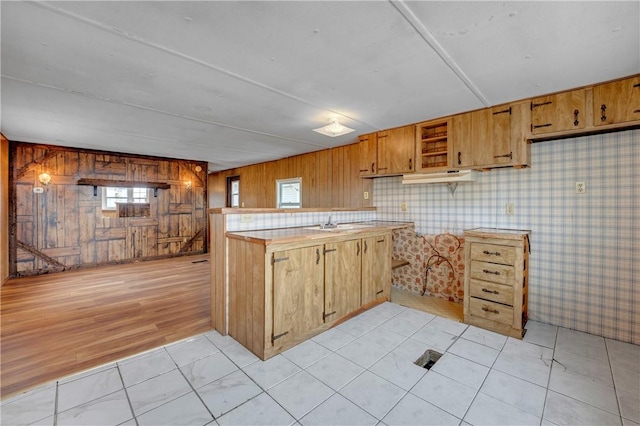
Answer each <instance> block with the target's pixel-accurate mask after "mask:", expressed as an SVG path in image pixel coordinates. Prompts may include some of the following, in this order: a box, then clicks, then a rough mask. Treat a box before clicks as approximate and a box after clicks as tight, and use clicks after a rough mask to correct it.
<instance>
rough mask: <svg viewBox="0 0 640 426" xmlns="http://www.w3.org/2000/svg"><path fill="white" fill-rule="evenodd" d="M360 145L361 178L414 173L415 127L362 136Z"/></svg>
mask: <svg viewBox="0 0 640 426" xmlns="http://www.w3.org/2000/svg"><path fill="white" fill-rule="evenodd" d="M359 144H360V176H361V177H374V176H391V175H399V174H403V173H413V171H414V168H415V164H414V163H415V161H414V126H413V125H410V126H404V127H397V128H395V129H389V130H384V131H380V132H377V133H369V134H366V135H361V136H360V137H359Z"/></svg>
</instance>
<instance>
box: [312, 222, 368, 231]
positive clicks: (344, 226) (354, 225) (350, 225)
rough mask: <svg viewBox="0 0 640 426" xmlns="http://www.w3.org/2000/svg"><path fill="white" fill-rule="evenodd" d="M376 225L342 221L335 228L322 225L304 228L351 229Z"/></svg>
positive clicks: (317, 229)
mask: <svg viewBox="0 0 640 426" xmlns="http://www.w3.org/2000/svg"><path fill="white" fill-rule="evenodd" d="M373 226H374V225H366V224H363V223H341V224H339V225H337V226H336V227H334V228H324V227H323V226H322V225H315V226H307V227H305V228H304V229H314V230H316V231H334V232H336V231H349V230H352V229H363V228H371V227H373Z"/></svg>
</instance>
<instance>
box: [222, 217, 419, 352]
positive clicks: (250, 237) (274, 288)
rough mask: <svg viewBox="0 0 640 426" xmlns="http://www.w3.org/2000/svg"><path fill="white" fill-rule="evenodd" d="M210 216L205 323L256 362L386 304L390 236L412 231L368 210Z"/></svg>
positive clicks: (388, 281) (388, 292) (390, 248)
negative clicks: (379, 218) (209, 322)
mask: <svg viewBox="0 0 640 426" xmlns="http://www.w3.org/2000/svg"><path fill="white" fill-rule="evenodd" d="M209 212H210V214H211V223H212V226H211V232H212V233H211V242H212V250H211V259H212V280H213V285H212V294H211V296H212V307H213V309H212V323H213V324H214V327H215V328H216V329H217V330H218V331H219V332H220V333H222V334H227V333H228V334H229V335H231V336H232V337H233V338H234V339H236V340H237V341H238V342H240V343H241V344H242V345H243V346H245V347H247V348H248V349H249V350H251V351H252V352H253V353H255V354H256V355H258V356H259V357H260V358H262V359H267V358H269V357H271V356H273V355H275V354H277V353H280V352H281V351H283V350H285V349H288V348H290V347H292V346H295V345H296V344H298V343H300V342H302V341H304V340H306V339H308V338H310V337H312V336H314V335H316V334H318V333H320V332H322V331H324V330H326V329H328V328H330V327H331V326H332V325H334V324H336V322H338V321H339V320H340V319H341V318H344V317H346V316H348V315H350V314H353V313H355V312H357V311H358V310H360V309H366V308H367V307H370V306H373V305H375V304H377V303H380V302H382V301H385V300H389V297H390V289H391V263H392V262H391V251H392V234H391V233H392V230H393V229H400V228H405V227H410V226H413V224H411V223H406V222H381V221H376V220H375V209H374V208H364V209H211V210H210V211H209ZM236 216H239V217H236ZM329 216H331V217H332V225H333V226H330V227H327V228H325V229H323V228H322V227H321V226H320V225H321V224H326V223H327V218H328V217H329ZM251 227H253V228H254V229H247V228H251Z"/></svg>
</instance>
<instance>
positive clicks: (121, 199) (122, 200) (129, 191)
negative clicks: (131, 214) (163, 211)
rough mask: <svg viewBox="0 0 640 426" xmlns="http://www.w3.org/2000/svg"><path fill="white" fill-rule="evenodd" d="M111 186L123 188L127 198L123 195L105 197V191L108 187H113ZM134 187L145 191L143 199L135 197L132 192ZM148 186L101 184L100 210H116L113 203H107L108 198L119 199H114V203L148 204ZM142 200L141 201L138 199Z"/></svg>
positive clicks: (116, 207)
mask: <svg viewBox="0 0 640 426" xmlns="http://www.w3.org/2000/svg"><path fill="white" fill-rule="evenodd" d="M113 188H117V189H124V190H126V192H127V198H126V199H125V198H124V197H107V191H108V190H109V189H113ZM136 189H142V190H144V191H145V197H144V199H142V198H140V197H135V196H134V195H135V194H134V192H135V190H136ZM149 198H150V197H149V188H128V187H122V186H103V187H102V210H106V211H116V210H118V206H117V205H115V206H113V207H111V206H109V205H108V200H110V199H115V200H119V201H115V203H114V204H118V203H135V204H149ZM140 200H142V201H140Z"/></svg>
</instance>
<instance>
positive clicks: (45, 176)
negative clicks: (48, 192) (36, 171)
mask: <svg viewBox="0 0 640 426" xmlns="http://www.w3.org/2000/svg"><path fill="white" fill-rule="evenodd" d="M38 180H39V181H40V183H41V184H43V185H49V182H51V175H50V174H49V173H40V176H38Z"/></svg>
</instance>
